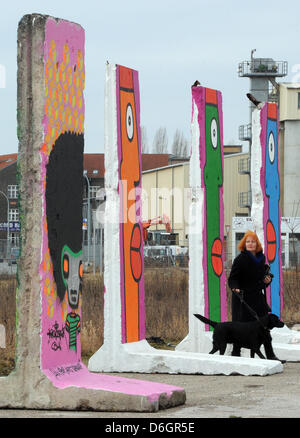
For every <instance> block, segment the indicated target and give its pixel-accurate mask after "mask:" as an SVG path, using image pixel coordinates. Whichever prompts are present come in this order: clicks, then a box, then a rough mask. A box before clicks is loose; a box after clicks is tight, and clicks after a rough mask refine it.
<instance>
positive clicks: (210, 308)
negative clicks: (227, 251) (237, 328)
mask: <svg viewBox="0 0 300 438" xmlns="http://www.w3.org/2000/svg"><path fill="white" fill-rule="evenodd" d="M192 97H193V100H194V102H195V104H196V106H197V110H198V124H199V131H200V137H199V158H200V169H199V171H200V173H201V187H202V189H203V193H204V205H203V230H202V235H203V238H202V241H203V280H204V301H205V309H204V311H205V315H206V316H207V317H208V318H210V319H212V320H214V321H224V320H226V319H227V305H226V288H225V271H224V251H223V241H224V205H223V114H222V94H221V92H220V91H217V90H213V89H210V88H205V87H192Z"/></svg>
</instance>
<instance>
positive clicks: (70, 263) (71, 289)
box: [61, 245, 83, 309]
mask: <svg viewBox="0 0 300 438" xmlns="http://www.w3.org/2000/svg"><path fill="white" fill-rule="evenodd" d="M61 262H62V272H63V274H62V275H63V280H64V284H65V288H66V290H67V294H68V302H69V305H70V307H71V308H72V309H77V308H78V305H79V295H80V293H81V291H82V277H83V265H82V251H79V253H77V254H75V253H73V251H72V250H71V249H70V248H69V247H68V245H65V246H64V247H63V250H62V255H61Z"/></svg>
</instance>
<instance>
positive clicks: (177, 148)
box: [172, 129, 189, 157]
mask: <svg viewBox="0 0 300 438" xmlns="http://www.w3.org/2000/svg"><path fill="white" fill-rule="evenodd" d="M172 154H173V155H177V156H179V157H188V155H189V143H188V141H187V139H186V138H185V136H184V134H183V132H182V131H180V130H179V129H176V131H175V134H174V139H173V144H172Z"/></svg>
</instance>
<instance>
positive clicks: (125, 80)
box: [117, 66, 143, 342]
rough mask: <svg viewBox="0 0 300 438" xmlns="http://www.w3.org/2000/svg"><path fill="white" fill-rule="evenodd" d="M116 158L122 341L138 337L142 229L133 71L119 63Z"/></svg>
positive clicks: (141, 275) (139, 333) (141, 276)
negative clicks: (118, 164)
mask: <svg viewBox="0 0 300 438" xmlns="http://www.w3.org/2000/svg"><path fill="white" fill-rule="evenodd" d="M117 71H118V76H119V89H118V90H117V92H118V93H119V132H120V137H119V159H120V166H119V169H120V173H119V175H120V187H121V195H122V198H121V199H122V203H121V213H122V220H121V224H120V235H121V236H120V245H121V266H122V268H121V270H122V278H121V284H122V342H135V341H138V340H140V338H141V336H142V335H141V332H140V330H141V328H140V327H141V325H140V318H141V313H140V311H141V309H140V298H141V293H142V292H141V291H142V288H143V286H142V280H143V257H142V250H143V247H142V243H143V242H142V229H141V224H140V218H139V217H138V211H137V210H138V208H137V204H138V203H137V198H138V195H137V192H136V190H137V188H138V187H139V186H140V183H141V165H140V158H141V157H140V147H139V131H138V121H137V108H136V98H137V97H136V94H135V93H136V90H135V89H134V76H133V70H131V69H128V68H126V67H122V66H118V70H117Z"/></svg>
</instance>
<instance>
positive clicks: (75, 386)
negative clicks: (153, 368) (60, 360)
mask: <svg viewBox="0 0 300 438" xmlns="http://www.w3.org/2000/svg"><path fill="white" fill-rule="evenodd" d="M76 366H77V368H80V369H78V370H77V371H75V372H70V374H68V375H66V374H65V373H64V374H62V375H60V374H59V373H60V371H61V370H62V369H63V368H64V367H59V368H58V369H56V370H53V369H51V370H46V371H45V374H44V373H42V372H37V373H35V375H34V376H32V378H31V379H30V378H28V380H27V382H24V381H23V382H22V379H21V376H20V375H18V374H17V373H15V372H13V373H12V374H10V375H9V376H8V377H1V378H0V408H14V409H16V408H20V409H47V410H51V409H52V410H59V409H62V410H96V411H110V412H113V411H127V412H156V411H158V410H159V409H166V408H170V407H174V406H178V405H181V404H184V403H185V400H186V394H185V390H184V389H183V388H180V387H176V386H172V385H166V384H162V383H156V382H147V381H143V380H137V379H128V378H125V377H119V376H117V377H116V376H108V375H103V374H93V373H90V372H89V371H88V370H87V368H86V367H85V366H84V365H83V364H77V365H76ZM69 368H71V367H70V366H69ZM73 368H74V367H73ZM64 369H65V370H66V369H67V368H66V367H65V368H64ZM89 386H90V387H89Z"/></svg>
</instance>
